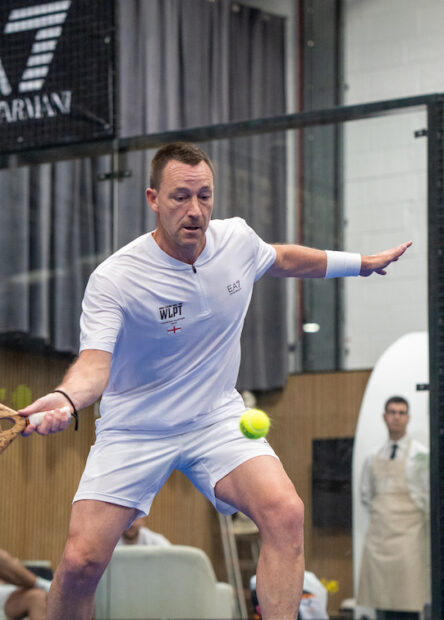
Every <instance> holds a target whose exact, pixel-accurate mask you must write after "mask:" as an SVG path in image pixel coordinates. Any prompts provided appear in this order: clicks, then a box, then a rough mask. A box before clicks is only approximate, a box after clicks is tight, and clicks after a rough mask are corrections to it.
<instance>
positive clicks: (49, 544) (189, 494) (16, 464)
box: [0, 349, 369, 610]
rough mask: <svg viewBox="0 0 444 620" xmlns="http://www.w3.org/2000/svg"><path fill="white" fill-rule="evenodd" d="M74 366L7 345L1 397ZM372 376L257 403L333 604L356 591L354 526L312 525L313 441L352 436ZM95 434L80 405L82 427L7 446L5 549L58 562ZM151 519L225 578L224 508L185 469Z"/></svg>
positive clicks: (46, 386) (1, 504)
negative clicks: (331, 583)
mask: <svg viewBox="0 0 444 620" xmlns="http://www.w3.org/2000/svg"><path fill="white" fill-rule="evenodd" d="M67 366H68V362H66V361H64V360H60V359H51V358H49V357H48V358H47V357H40V356H34V355H29V354H22V353H18V352H14V351H9V350H1V349H0V399H1V401H2V402H4V403H5V404H6V405H8V406H11V407H14V408H16V407H18V406H20V405H21V404H25V403H23V402H22V401H23V399H25V398H26V397H28V398H29V397H32V398H36V397H38V396H40V395H42V394H44V393H46V392H47V391H49V390H50V389H51V388H52V387H54V385H55V384H57V383H58V382H59V380H60V378H61V376H62V375H63V373H64V372H65V370H66V368H67ZM368 377H369V372H368V371H359V372H343V373H324V374H310V375H294V376H291V377H289V379H288V382H287V385H286V386H285V388H284V389H283V390H279V391H275V392H270V393H266V394H261V395H260V398H259V403H258V406H260V407H262V408H263V409H265V410H266V411H268V412H269V414H270V415H271V417H272V420H273V426H272V429H271V431H270V434H269V439H270V443H271V444H272V445H273V446H274V448H275V449H276V451H277V452H278V454H279V456H280V458H281V460H282V462H283V464H284V466H285V468H286V470H287V472H288V473H289V475H290V477H291V479H292V480H293V482H294V484H295V486H296V488H297V490H298V492H299V494H300V495H301V497H302V499H303V500H304V502H305V507H306V525H305V547H306V558H307V569H309V570H312V571H313V572H314V573H315V574H316V575H318V576H319V577H325V578H326V579H328V580H333V579H334V580H338V581H339V586H340V591H339V592H338V594H335V595H331V596H330V603H331V605H330V607H331V609H332V610H334V609H337V608H338V606H339V603H340V601H341V600H342V599H344V598H347V597H349V596H351V595H352V543H351V535H350V533H349V532H328V531H325V530H323V531H320V530H314V529H313V528H312V526H311V463H312V455H311V450H312V440H313V439H321V438H334V437H351V436H353V435H354V431H355V426H356V420H357V415H358V412H359V407H360V403H361V399H362V396H363V392H364V389H365V386H366V383H367V380H368ZM18 386H22V387H21V388H19V389H17V388H18ZM23 386H24V387H23ZM93 441H94V412H93V408H92V407H90V408H89V409H87V410H84V411H82V413H81V415H80V429H79V431H78V432H77V433H76V432H74V429H69V430H67V431H65V432H64V433H62V434H60V435H51V436H48V437H39V436H33V437H31V438H28V439H25V438H21V437H20V438H18V439H17V440H16V441H15V442H14V443H13V444H12V445H11V446H10V447H9V448H8V449H7V450H6V452H5V453H4V454H3V455H2V456H1V457H0V468H1V469H0V471H1V486H0V547H3V548H5V549H7V550H9V551H10V552H11V553H13V554H15V555H16V556H18V557H20V558H22V559H30V560H31V559H46V560H50V561H51V563H52V565H53V567H56V566H57V564H58V562H59V560H60V557H61V554H62V551H63V546H64V542H65V539H66V533H67V528H68V523H69V515H70V509H71V500H72V497H73V494H74V492H75V490H76V488H77V484H78V481H79V479H80V476H81V473H82V471H83V467H84V464H85V461H86V458H87V455H88V451H89V447H90V445H91V443H92V442H93ZM147 525H148V526H149V527H151V528H152V529H153V530H155V531H158V532H161V533H162V534H164V535H165V536H167V538H169V539H170V540H171V541H172V542H173V543H177V544H185V545H193V546H196V547H199V548H201V549H204V550H205V551H206V552H207V553H208V555H209V557H210V559H211V561H212V563H213V565H214V568H215V571H216V575H217V577H218V578H219V579H220V580H226V578H227V577H226V571H225V566H224V561H223V554H222V546H221V540H220V532H219V523H218V518H217V513H216V511H215V510H214V508H213V507H212V506H211V504H210V503H209V502H208V501H207V500H206V499H205V498H203V497H202V496H201V495H200V494H199V492H198V491H197V490H196V489H195V488H194V487H193V486H192V485H191V483H190V482H189V481H188V480H187V479H186V478H185V477H184V476H183V475H182V474H181V473H179V472H174V473H173V474H172V476H171V477H170V479H169V480H168V482H167V483H166V485H165V486H164V488H163V489H162V490H161V492H160V493H159V495H158V497H157V498H156V500H155V501H154V504H153V507H152V511H151V514H150V516H149V517H148V519H147Z"/></svg>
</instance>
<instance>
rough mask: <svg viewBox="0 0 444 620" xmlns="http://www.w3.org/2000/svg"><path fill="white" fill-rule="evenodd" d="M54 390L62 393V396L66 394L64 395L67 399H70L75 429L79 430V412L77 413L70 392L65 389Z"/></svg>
mask: <svg viewBox="0 0 444 620" xmlns="http://www.w3.org/2000/svg"><path fill="white" fill-rule="evenodd" d="M52 392H53V394H54V392H58V393H59V394H62V396H64V397H65V398H66V400H67V401H69V404H70V405H71V407H72V413H71V415H72V417H73V418H74V422H75V424H74V430H75V431H77V430H78V428H79V414H78V413H77V409H76V406H75V404H74V403H73V402H72V400H71V398H70V397H69V396H68V394H67V393H66V392H64V391H63V390H53V391H52Z"/></svg>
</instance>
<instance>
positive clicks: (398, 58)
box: [344, 0, 444, 368]
mask: <svg viewBox="0 0 444 620" xmlns="http://www.w3.org/2000/svg"><path fill="white" fill-rule="evenodd" d="M443 22H444V4H443V3H442V2H441V0H423V1H422V2H415V1H414V0H390V2H387V1H386V0H345V2H344V63H345V67H344V103H345V104H356V103H363V102H369V101H377V100H383V99H392V98H400V97H408V96H413V95H418V94H426V93H432V92H441V91H443V90H444V80H443V73H442V58H443V57H444V37H443V36H442V24H443ZM426 126H427V125H426V117H425V114H424V112H423V111H414V112H413V111H411V112H408V113H402V114H399V115H396V116H395V115H392V116H389V117H385V118H383V119H374V120H371V121H359V122H353V123H350V124H349V125H348V126H347V127H346V129H345V144H344V147H345V158H344V172H345V173H344V183H345V186H344V196H345V219H346V230H345V243H346V249H349V250H358V251H362V252H364V253H367V252H369V253H373V252H376V251H379V250H381V249H383V248H385V247H391V246H393V245H396V244H398V243H400V242H402V241H405V240H408V239H412V240H413V241H414V246H413V248H412V249H411V250H410V251H409V253H408V256H407V257H405V260H403V261H402V262H400V263H398V265H395V266H393V268H392V269H391V270H390V274H389V275H388V276H386V277H385V278H377V277H375V276H373V277H372V278H371V280H369V281H365V280H359V279H357V280H353V281H351V280H350V281H347V282H346V285H345V294H346V316H345V346H346V356H345V367H346V368H369V367H372V366H373V365H374V363H375V361H376V359H377V358H378V356H379V355H380V354H381V353H382V352H383V351H384V350H385V349H386V347H387V346H389V345H390V344H391V343H392V342H393V341H394V340H395V339H396V338H398V337H400V336H401V335H403V334H405V333H407V332H409V331H415V330H426V329H427V208H426V207H427V205H426V201H427V185H426V179H427V176H426V171H427V161H426V149H427V139H426V138H415V137H414V131H415V130H418V129H422V128H425V127H426Z"/></svg>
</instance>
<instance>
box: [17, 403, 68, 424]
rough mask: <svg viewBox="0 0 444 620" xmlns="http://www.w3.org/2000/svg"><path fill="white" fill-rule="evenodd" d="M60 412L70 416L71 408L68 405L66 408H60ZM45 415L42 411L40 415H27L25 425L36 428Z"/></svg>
mask: <svg viewBox="0 0 444 620" xmlns="http://www.w3.org/2000/svg"><path fill="white" fill-rule="evenodd" d="M60 410H61V411H65V412H66V413H69V414H71V407H70V406H69V405H66V407H61V408H60ZM45 415H48V414H47V413H45V412H44V411H43V412H41V413H31V415H29V416H28V417H27V418H26V424H27V425H29V424H32V425H33V426H38V425H39V424H41V423H42V422H43V418H44V417H45ZM70 422H71V420H70Z"/></svg>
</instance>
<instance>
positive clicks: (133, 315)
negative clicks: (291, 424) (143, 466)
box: [80, 218, 276, 436]
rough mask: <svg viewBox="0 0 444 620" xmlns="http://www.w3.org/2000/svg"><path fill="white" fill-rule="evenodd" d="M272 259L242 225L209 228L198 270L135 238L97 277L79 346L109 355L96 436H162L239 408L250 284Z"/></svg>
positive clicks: (148, 239) (148, 237)
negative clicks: (110, 433)
mask: <svg viewBox="0 0 444 620" xmlns="http://www.w3.org/2000/svg"><path fill="white" fill-rule="evenodd" d="M275 259H276V251H275V249H274V248H273V246H271V245H269V244H267V243H265V242H264V241H262V240H261V239H260V238H259V237H258V236H257V235H256V233H255V232H254V231H253V230H252V229H251V228H250V227H249V226H248V225H247V224H246V223H245V221H244V220H242V219H240V218H231V219H226V220H212V221H211V222H210V225H209V227H208V230H207V233H206V245H205V248H204V250H203V252H202V253H201V254H200V256H199V257H198V259H197V260H196V262H195V264H194V266H191V265H188V264H186V263H183V262H181V261H178V260H176V259H174V258H172V257H171V256H169V255H168V254H166V253H165V252H163V251H162V250H161V249H160V248H159V246H158V245H157V243H156V242H155V240H154V239H153V236H152V233H147V234H145V235H142V236H141V237H138V238H137V239H135V240H134V241H132V242H131V243H129V244H128V245H126V246H125V247H123V248H121V249H120V250H118V251H117V252H116V253H115V254H113V255H112V256H110V257H109V258H108V259H106V260H105V261H104V262H103V263H102V264H101V265H99V267H98V268H97V269H96V270H95V271H94V272H93V274H92V275H91V277H90V280H89V282H88V286H87V288H86V291H85V297H84V300H83V313H82V317H81V321H80V324H81V346H80V350H84V349H100V350H103V351H108V352H110V353H113V357H112V363H111V371H110V379H109V383H108V386H107V388H106V390H105V392H104V394H103V397H102V401H101V407H100V411H101V418H100V419H99V420H98V421H97V423H96V427H97V432H98V433H100V432H102V431H105V430H106V431H110V430H111V431H112V430H119V431H122V430H123V431H125V430H129V431H138V432H145V433H149V434H153V435H158V436H162V435H168V434H174V433H181V432H184V431H186V430H192V429H197V428H203V427H204V426H207V425H209V424H212V423H214V422H217V421H218V420H220V419H222V418H224V417H225V415H226V413H227V411H228V410H232V409H233V406H235V407H237V408H238V409H239V411H240V410H242V409H244V406H243V402H242V398H241V396H240V395H239V393H238V392H237V391H236V390H235V384H236V381H237V375H238V370H239V363H240V336H241V331H242V326H243V323H244V319H245V315H246V312H247V309H248V305H249V303H250V299H251V294H252V289H253V284H254V282H255V281H256V280H258V279H259V278H260V277H261V276H262V275H263V274H264V273H265V271H267V269H269V267H271V265H272V264H273V263H274V261H275Z"/></svg>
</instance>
